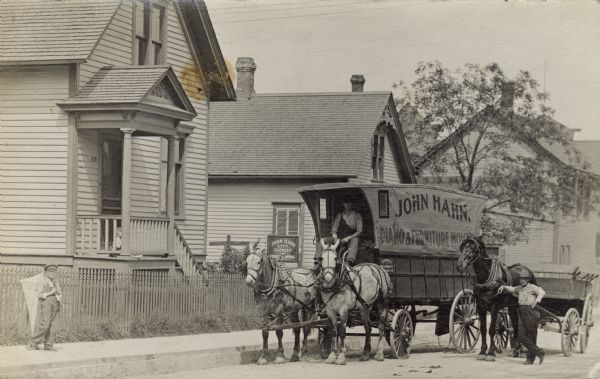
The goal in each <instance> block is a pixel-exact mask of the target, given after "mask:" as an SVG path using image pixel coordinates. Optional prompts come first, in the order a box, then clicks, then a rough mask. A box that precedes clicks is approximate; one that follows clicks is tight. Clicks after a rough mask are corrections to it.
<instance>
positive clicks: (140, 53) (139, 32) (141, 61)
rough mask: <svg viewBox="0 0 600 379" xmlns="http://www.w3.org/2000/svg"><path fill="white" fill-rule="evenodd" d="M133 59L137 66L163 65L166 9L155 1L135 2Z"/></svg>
mask: <svg viewBox="0 0 600 379" xmlns="http://www.w3.org/2000/svg"><path fill="white" fill-rule="evenodd" d="M134 4H135V51H136V54H135V59H136V62H134V63H137V64H138V65H156V64H163V63H165V51H164V50H165V49H164V41H165V34H166V33H165V13H166V7H165V6H164V4H163V3H162V2H159V1H156V0H136V1H135V3H134Z"/></svg>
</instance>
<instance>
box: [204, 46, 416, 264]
mask: <svg viewBox="0 0 600 379" xmlns="http://www.w3.org/2000/svg"><path fill="white" fill-rule="evenodd" d="M236 68H237V70H238V86H237V89H236V92H237V94H238V101H236V102H228V103H226V102H221V103H215V104H211V108H210V124H211V128H210V134H209V141H210V149H209V186H208V188H209V189H208V216H209V224H208V255H209V256H208V259H210V260H217V259H219V258H220V255H221V253H222V252H223V244H224V242H225V241H226V240H227V236H228V235H229V236H230V242H232V243H233V244H234V246H235V247H238V248H242V247H244V246H247V245H248V244H249V243H251V242H253V241H256V240H257V238H260V239H261V240H262V241H265V240H266V238H267V236H268V235H277V236H291V237H298V240H299V241H298V244H299V249H298V250H299V251H298V255H297V256H296V257H295V258H294V263H297V264H300V265H305V266H306V265H312V257H313V255H314V252H315V246H314V244H315V243H316V241H315V240H314V237H315V231H314V227H313V222H312V219H311V217H310V213H309V211H308V209H307V208H306V206H305V205H304V204H303V202H302V199H301V197H300V195H299V194H298V189H299V188H301V187H303V186H308V185H313V184H317V183H326V182H361V183H371V182H376V183H377V182H381V183H384V182H385V183H413V182H414V176H413V173H412V167H411V164H410V160H409V157H408V150H407V148H406V145H405V141H404V137H403V135H402V129H401V126H400V122H399V120H398V115H397V113H396V111H395V107H394V102H393V99H392V95H391V93H390V92H363V84H364V77H363V76H362V75H355V76H353V77H352V79H351V82H352V88H353V91H352V92H347V93H284V94H255V93H254V86H253V85H254V71H255V69H256V65H255V64H254V61H253V60H252V59H251V58H240V59H238V62H237V64H236Z"/></svg>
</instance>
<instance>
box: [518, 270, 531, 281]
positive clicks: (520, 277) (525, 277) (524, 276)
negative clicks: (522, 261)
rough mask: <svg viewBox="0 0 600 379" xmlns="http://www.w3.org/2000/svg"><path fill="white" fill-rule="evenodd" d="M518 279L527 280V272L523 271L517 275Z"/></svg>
mask: <svg viewBox="0 0 600 379" xmlns="http://www.w3.org/2000/svg"><path fill="white" fill-rule="evenodd" d="M519 279H529V271H527V270H525V269H523V270H521V272H520V273H519Z"/></svg>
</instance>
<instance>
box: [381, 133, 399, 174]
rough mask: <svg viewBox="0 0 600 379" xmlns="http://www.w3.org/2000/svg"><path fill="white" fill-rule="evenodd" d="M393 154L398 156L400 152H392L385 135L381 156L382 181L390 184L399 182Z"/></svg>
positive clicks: (387, 137)
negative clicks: (382, 154)
mask: <svg viewBox="0 0 600 379" xmlns="http://www.w3.org/2000/svg"><path fill="white" fill-rule="evenodd" d="M394 155H397V156H399V155H400V152H399V151H397V152H394V151H393V150H392V145H391V144H390V139H389V136H388V135H386V136H385V150H384V156H383V159H384V161H383V181H384V182H386V183H390V184H400V183H401V182H400V177H399V176H398V167H396V160H395V159H394Z"/></svg>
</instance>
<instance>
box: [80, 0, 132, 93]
mask: <svg viewBox="0 0 600 379" xmlns="http://www.w3.org/2000/svg"><path fill="white" fill-rule="evenodd" d="M132 15H133V7H132V3H131V1H123V2H122V3H121V5H120V6H119V9H118V10H117V12H116V13H115V15H114V16H113V18H112V20H111V22H110V24H109V25H108V27H107V29H106V30H105V32H104V34H103V35H102V38H100V41H99V42H98V44H97V45H96V48H95V49H94V51H93V52H92V54H91V55H90V58H89V59H88V60H87V62H86V63H83V64H81V65H80V76H79V85H80V87H83V86H84V85H85V84H86V83H87V82H88V81H89V80H90V79H91V78H92V77H93V76H94V75H95V74H96V72H98V70H99V69H100V68H101V67H104V66H107V65H130V64H131V63H132V61H133V58H132V54H133V16H132Z"/></svg>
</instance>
